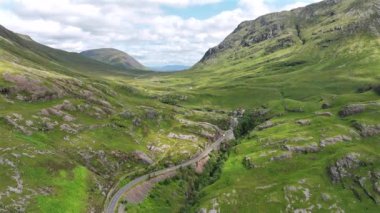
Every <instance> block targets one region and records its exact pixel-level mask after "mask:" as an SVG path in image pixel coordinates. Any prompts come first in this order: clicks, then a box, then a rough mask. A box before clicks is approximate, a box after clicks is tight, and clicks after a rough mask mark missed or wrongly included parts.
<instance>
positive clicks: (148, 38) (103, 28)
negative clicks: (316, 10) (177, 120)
mask: <svg viewBox="0 0 380 213" xmlns="http://www.w3.org/2000/svg"><path fill="white" fill-rule="evenodd" d="M221 1H222V0H139V1H136V0H60V1H46V0H3V1H1V0H0V20H1V23H0V24H3V25H4V26H5V27H8V28H10V29H11V30H13V31H16V32H20V33H23V34H28V35H30V36H31V37H32V38H34V39H35V40H37V41H39V42H41V43H45V44H48V45H51V46H53V47H55V48H62V49H65V50H68V51H81V50H86V49H92V48H101V47H114V48H118V49H121V50H124V51H126V52H128V53H129V54H131V55H133V56H136V57H137V58H138V59H140V60H141V62H142V63H144V64H146V65H162V64H186V65H191V64H193V63H195V62H197V61H198V60H199V59H200V58H201V57H202V56H203V54H204V52H205V51H206V50H207V49H208V48H210V47H211V46H214V45H216V44H218V43H219V42H221V41H222V40H223V39H224V38H225V37H226V36H227V35H228V34H229V33H230V32H231V31H232V30H233V29H234V28H235V27H236V26H237V25H238V24H239V23H240V22H242V21H244V20H250V19H254V18H256V17H258V16H260V15H264V14H266V13H269V12H272V11H274V10H282V9H289V8H293V7H297V6H303V5H305V4H307V3H310V2H315V0H300V1H299V2H294V4H292V5H288V6H286V7H283V8H273V7H271V4H270V3H269V2H268V1H274V0H255V1H252V0H240V1H239V3H238V6H237V7H236V8H233V9H231V10H227V11H223V12H221V13H219V14H217V15H215V16H212V17H210V18H207V19H197V18H186V19H185V18H181V17H179V16H175V15H170V14H166V13H165V11H164V10H162V9H161V6H163V5H165V6H170V7H174V8H184V7H190V6H194V5H207V4H217V3H219V2H221ZM306 1H307V2H306Z"/></svg>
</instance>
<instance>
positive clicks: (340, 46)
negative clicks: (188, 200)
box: [130, 1, 380, 212]
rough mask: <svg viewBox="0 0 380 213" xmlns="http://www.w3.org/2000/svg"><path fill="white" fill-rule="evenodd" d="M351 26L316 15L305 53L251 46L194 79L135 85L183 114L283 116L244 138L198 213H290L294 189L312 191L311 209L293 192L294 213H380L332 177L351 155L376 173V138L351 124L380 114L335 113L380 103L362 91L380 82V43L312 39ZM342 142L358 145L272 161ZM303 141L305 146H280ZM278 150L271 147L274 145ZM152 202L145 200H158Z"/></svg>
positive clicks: (364, 36)
mask: <svg viewBox="0 0 380 213" xmlns="http://www.w3.org/2000/svg"><path fill="white" fill-rule="evenodd" d="M351 2H352V1H345V2H344V5H343V6H342V8H344V9H346V7H347V6H349V3H351ZM368 2H369V1H368ZM350 21H352V20H350V19H344V20H342V21H341V22H340V21H334V22H332V21H331V18H330V17H320V19H319V20H316V21H315V22H316V23H317V24H315V25H310V26H308V27H306V28H304V29H302V30H303V31H302V34H303V36H304V38H305V39H306V43H305V44H303V45H302V44H301V43H297V45H293V46H291V47H288V48H284V49H279V50H277V51H275V52H273V53H269V54H268V53H266V52H265V51H263V50H264V49H265V48H266V47H268V46H271V45H272V42H273V41H272V40H270V41H267V42H263V43H260V44H258V45H253V46H251V47H238V48H236V49H233V50H227V51H225V52H223V53H221V54H220V55H218V56H217V58H216V59H215V61H211V62H209V63H206V65H202V64H200V65H199V66H197V67H195V68H194V69H193V70H191V71H188V72H183V73H177V74H175V75H167V76H161V77H151V78H144V79H137V80H134V81H133V82H132V81H131V82H130V83H131V84H133V85H135V86H136V87H139V86H140V87H144V88H148V92H151V93H153V94H158V95H168V94H176V95H186V96H188V99H187V100H186V101H182V102H180V104H181V105H184V106H186V107H191V108H202V109H207V108H211V109H216V110H231V109H236V108H238V107H243V108H247V109H250V108H256V107H260V106H264V107H268V108H270V109H271V110H272V111H273V112H275V113H276V114H278V115H279V116H278V117H277V118H275V119H274V122H278V123H280V125H278V126H276V127H273V128H270V129H267V130H263V131H258V130H254V131H252V132H251V134H250V136H248V137H247V138H245V139H242V140H241V144H240V145H238V146H236V147H235V148H234V149H233V150H234V151H232V154H231V156H230V158H229V159H228V161H227V162H226V163H225V166H224V167H223V174H222V177H221V178H220V180H218V181H217V182H216V183H214V184H212V185H211V186H209V187H207V188H205V189H204V190H203V191H202V192H201V194H202V196H201V198H200V201H199V203H198V204H197V205H196V206H195V207H194V209H192V211H198V210H199V209H200V208H202V207H204V208H207V209H211V208H213V207H214V208H216V209H220V210H221V212H251V211H252V209H256V210H257V211H258V212H268V211H271V212H278V211H284V210H287V211H292V210H291V209H287V204H288V201H287V200H286V199H285V192H286V189H287V187H291V186H295V187H302V188H301V189H302V190H309V191H310V193H311V197H310V198H309V199H310V200H307V201H305V200H304V199H305V197H304V195H303V193H302V192H300V191H298V192H294V195H293V198H294V199H295V200H294V203H293V204H292V205H291V208H293V209H297V208H309V207H311V206H312V205H314V208H315V209H317V208H319V207H317V204H319V205H321V206H320V210H319V211H321V212H323V211H327V210H328V209H330V208H331V209H335V210H338V209H339V208H340V209H343V210H345V211H362V210H363V209H365V210H367V211H368V212H376V211H378V205H377V204H375V202H374V201H372V200H371V199H370V198H369V197H368V196H367V195H366V194H365V192H364V191H363V189H361V188H360V187H359V186H358V185H357V184H351V185H349V186H350V187H353V188H354V190H350V189H348V188H349V187H347V186H346V188H345V187H343V186H342V185H341V184H333V183H332V181H331V179H330V177H329V175H328V173H327V169H328V167H329V166H330V165H331V164H333V163H334V162H335V161H336V160H338V159H340V158H342V157H344V156H345V155H347V154H348V153H352V152H356V153H360V154H361V156H362V157H363V158H364V160H363V161H365V162H367V163H368V162H370V163H369V164H370V166H368V167H366V168H364V169H363V171H361V172H362V173H366V172H368V171H379V167H378V161H379V159H380V155H379V153H380V152H379V151H380V150H379V148H380V147H379V143H378V140H379V136H374V137H371V138H362V137H358V136H357V134H358V133H357V131H356V129H355V128H353V126H352V122H353V121H359V122H362V123H367V124H379V121H380V107H374V108H372V109H370V110H368V111H366V112H365V113H361V114H359V115H354V116H350V117H347V118H340V117H339V116H338V111H339V110H341V109H342V108H343V107H344V106H345V105H347V104H353V103H368V102H371V101H378V100H379V95H378V94H376V93H375V92H373V91H372V90H371V91H367V92H365V93H358V89H359V88H362V87H365V86H368V85H378V84H379V82H380V72H379V67H380V63H379V61H380V60H379V54H378V53H379V49H380V43H379V42H380V40H379V38H378V36H375V35H373V34H369V33H367V32H363V33H356V34H355V35H349V36H343V35H341V34H339V33H335V32H332V33H330V34H329V33H327V34H323V35H321V36H320V37H319V38H312V37H313V36H312V35H313V33H314V32H317V31H325V30H326V31H327V30H329V29H331V28H334V27H335V26H340V25H344V24H345V23H346V22H350ZM329 39H333V40H334V42H330V43H328V44H327V45H326V44H324V45H323V47H322V46H321V42H323V41H326V40H329ZM163 88H169V89H163ZM173 88H175V89H173ZM325 102H327V103H330V104H331V108H330V109H326V110H322V109H321V105H322V104H323V103H325ZM291 109H302V110H303V112H300V113H294V112H289V110H291ZM322 111H325V112H332V113H333V116H332V117H321V116H316V115H315V114H314V113H315V112H322ZM298 119H310V120H311V122H312V124H311V126H307V127H302V126H299V125H297V124H295V122H296V120H298ZM342 134H344V135H351V136H353V137H354V138H355V139H354V140H353V141H351V142H348V143H338V144H337V145H333V146H331V147H327V148H324V149H322V151H321V152H318V153H312V154H294V155H293V158H291V159H288V160H284V161H278V162H276V161H270V158H271V157H273V156H278V155H281V154H282V153H284V152H285V151H284V148H283V145H286V144H287V145H293V146H297V145H298V146H299V145H301V146H302V145H310V144H314V143H317V144H318V143H319V141H320V140H322V139H325V138H328V137H334V136H337V135H342ZM297 137H304V138H306V139H307V140H306V141H301V142H287V143H285V144H281V143H280V142H278V141H281V140H283V139H292V138H297ZM276 141H277V142H278V143H277V144H276V143H275V142H276ZM272 142H273V143H275V144H274V145H270V144H271V143H272ZM246 156H248V157H250V158H251V159H252V160H253V162H254V163H255V164H258V166H259V168H255V169H247V168H245V167H244V166H243V159H244V158H245V157H246ZM370 188H371V187H370ZM371 190H372V189H370V191H371ZM159 191H160V189H159V188H158V189H157V192H159ZM353 191H355V192H353ZM157 192H153V193H157ZM287 193H288V194H289V192H287ZM297 193H298V194H297ZM323 193H326V194H329V195H330V196H331V199H330V200H328V201H324V200H323V199H322V194H323ZM355 193H356V195H355ZM371 193H372V194H376V192H373V191H371ZM376 196H377V195H376ZM358 197H359V198H358ZM150 199H152V198H149V200H148V201H147V202H149V203H150V202H152V201H150ZM160 199H164V198H162V197H161V198H160ZM302 199H303V200H304V201H302ZM216 203H217V204H218V205H216ZM331 209H330V210H331Z"/></svg>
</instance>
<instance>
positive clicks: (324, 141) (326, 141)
mask: <svg viewBox="0 0 380 213" xmlns="http://www.w3.org/2000/svg"><path fill="white" fill-rule="evenodd" d="M351 140H352V138H351V137H350V136H347V135H338V136H335V137H331V138H325V139H322V140H321V142H320V146H321V147H325V146H329V145H333V144H336V143H339V142H344V141H351Z"/></svg>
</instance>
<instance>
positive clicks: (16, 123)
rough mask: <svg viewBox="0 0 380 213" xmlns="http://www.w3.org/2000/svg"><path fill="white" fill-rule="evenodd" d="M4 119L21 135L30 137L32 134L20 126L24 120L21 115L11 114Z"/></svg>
mask: <svg viewBox="0 0 380 213" xmlns="http://www.w3.org/2000/svg"><path fill="white" fill-rule="evenodd" d="M4 119H5V121H6V122H7V123H8V124H9V125H11V126H12V127H13V128H15V129H17V130H19V131H20V132H22V133H23V134H25V135H31V134H32V131H31V130H30V129H28V128H27V127H26V126H23V125H21V123H22V121H23V120H24V119H23V117H22V115H20V114H17V113H12V114H11V115H7V116H5V118H4ZM28 123H29V122H28ZM29 124H30V123H29Z"/></svg>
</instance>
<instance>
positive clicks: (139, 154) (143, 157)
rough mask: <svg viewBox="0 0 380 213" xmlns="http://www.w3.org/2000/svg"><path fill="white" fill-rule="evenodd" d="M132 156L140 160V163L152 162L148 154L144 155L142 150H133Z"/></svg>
mask: <svg viewBox="0 0 380 213" xmlns="http://www.w3.org/2000/svg"><path fill="white" fill-rule="evenodd" d="M132 156H133V157H134V158H135V159H136V160H138V161H141V162H142V163H144V164H149V165H150V164H153V160H152V159H151V158H150V157H149V156H148V155H146V154H145V153H144V152H141V151H134V152H133V153H132Z"/></svg>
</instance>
